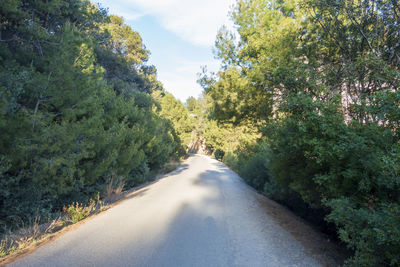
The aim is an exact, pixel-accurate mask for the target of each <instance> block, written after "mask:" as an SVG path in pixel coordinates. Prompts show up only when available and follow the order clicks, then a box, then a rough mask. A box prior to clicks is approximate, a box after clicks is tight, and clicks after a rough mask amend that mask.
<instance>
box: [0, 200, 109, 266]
mask: <svg viewBox="0 0 400 267" xmlns="http://www.w3.org/2000/svg"><path fill="white" fill-rule="evenodd" d="M106 208H107V207H106V206H104V202H103V201H101V200H100V197H99V195H97V198H96V199H91V200H90V202H89V204H88V205H83V204H80V203H78V202H75V203H72V204H71V205H70V206H67V207H64V208H63V211H64V212H63V214H62V215H61V216H60V217H58V218H56V219H54V220H52V221H50V222H48V223H44V224H39V222H40V218H39V217H37V218H35V219H34V221H33V223H32V225H31V226H29V227H23V228H21V229H19V230H17V231H14V232H12V233H10V234H6V235H4V236H2V239H1V241H0V266H1V265H2V263H3V262H5V261H6V260H7V259H8V258H11V257H14V256H16V255H18V254H21V253H22V252H24V250H26V249H28V248H31V247H34V246H35V245H36V244H38V243H41V242H43V241H44V240H46V239H47V238H48V237H49V236H50V235H52V234H54V233H56V232H57V231H59V230H61V229H63V228H64V227H65V226H68V225H71V224H75V223H77V222H79V221H81V220H83V219H85V218H87V217H89V216H90V215H92V214H95V213H98V212H101V211H103V210H105V209H106Z"/></svg>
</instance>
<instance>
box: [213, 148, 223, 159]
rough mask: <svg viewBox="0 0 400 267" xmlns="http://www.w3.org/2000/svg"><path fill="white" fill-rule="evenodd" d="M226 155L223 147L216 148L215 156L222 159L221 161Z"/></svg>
mask: <svg viewBox="0 0 400 267" xmlns="http://www.w3.org/2000/svg"><path fill="white" fill-rule="evenodd" d="M224 155H225V152H224V151H222V150H221V149H219V148H218V149H217V150H215V152H214V157H215V158H216V159H217V160H220V161H222V159H223V158H224Z"/></svg>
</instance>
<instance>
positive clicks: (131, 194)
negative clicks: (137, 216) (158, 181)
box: [124, 187, 150, 200]
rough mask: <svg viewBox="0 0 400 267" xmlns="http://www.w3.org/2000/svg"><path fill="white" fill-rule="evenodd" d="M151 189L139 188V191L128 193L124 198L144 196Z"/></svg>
mask: <svg viewBox="0 0 400 267" xmlns="http://www.w3.org/2000/svg"><path fill="white" fill-rule="evenodd" d="M149 189H150V188H148V187H145V188H142V189H139V190H137V191H134V192H132V193H129V194H127V195H126V196H125V197H124V200H127V199H133V198H139V197H143V196H144V195H146V192H147V191H148V190H149Z"/></svg>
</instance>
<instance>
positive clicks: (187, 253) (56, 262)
mask: <svg viewBox="0 0 400 267" xmlns="http://www.w3.org/2000/svg"><path fill="white" fill-rule="evenodd" d="M332 250H333V249H332V247H331V245H330V244H329V242H328V241H327V240H326V237H323V236H322V235H321V234H319V233H317V232H316V231H314V230H313V229H312V228H311V227H310V226H308V225H307V224H306V223H304V222H303V221H302V220H301V219H298V218H297V217H296V216H294V215H293V214H292V213H291V212H289V211H288V210H287V209H285V208H283V207H281V206H280V205H278V204H276V203H275V202H273V201H270V200H268V199H267V198H265V197H263V196H261V195H260V194H258V193H257V192H255V191H254V190H253V189H252V188H250V187H249V186H248V185H246V184H245V183H244V182H243V181H242V179H241V178H240V177H239V176H238V175H237V174H235V173H234V172H233V171H231V170H230V169H229V168H227V167H226V166H225V165H224V164H222V163H220V162H218V161H216V160H214V159H211V158H209V157H206V156H201V155H194V156H191V157H190V158H189V159H188V160H187V161H186V162H185V163H184V164H182V165H181V166H180V167H179V168H178V169H177V170H175V171H174V172H172V173H170V174H168V175H166V176H165V177H163V178H161V179H160V180H159V181H158V182H156V183H154V184H151V185H149V186H147V187H145V188H143V189H141V190H139V191H138V192H136V193H135V194H132V195H130V196H128V197H127V199H126V200H124V201H122V202H121V203H119V204H118V205H116V206H114V207H112V208H110V209H109V210H107V211H105V212H102V213H100V214H99V215H97V216H94V217H93V218H89V219H88V220H87V221H85V222H84V223H83V224H81V225H79V226H78V227H76V228H73V229H72V230H70V231H68V232H67V233H65V234H62V235H61V236H60V237H58V238H57V239H55V240H54V241H52V242H50V243H47V244H45V245H43V246H41V247H39V248H38V249H36V250H35V251H33V252H32V253H31V254H29V255H27V256H25V257H23V258H20V259H18V260H17V261H15V262H13V263H11V264H10V265H9V266H41V267H42V266H174V267H176V266H207V267H208V266H332V265H336V264H337V261H336V259H334V258H335V256H332V255H331V252H332Z"/></svg>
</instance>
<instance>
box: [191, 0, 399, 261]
mask: <svg viewBox="0 0 400 267" xmlns="http://www.w3.org/2000/svg"><path fill="white" fill-rule="evenodd" d="M399 14H400V4H399V3H398V1H392V0H379V1H375V0H361V1H345V0H337V1H330V0H326V1H324V0H322V1H321V0H318V1H314V0H286V1H279V0H239V1H237V3H236V5H235V7H234V8H233V10H232V14H231V17H232V20H233V22H234V24H235V29H234V30H233V31H230V30H229V29H227V28H226V27H223V28H221V30H220V32H219V33H218V35H217V39H216V43H215V54H216V56H217V57H218V58H219V59H220V61H221V70H220V71H219V72H217V73H203V74H201V75H200V78H199V82H200V84H201V85H202V86H203V88H204V92H205V96H204V97H205V98H206V99H208V114H209V119H210V121H212V125H210V127H209V128H206V132H205V135H204V136H205V137H206V141H207V144H208V145H209V146H210V147H211V148H212V149H213V150H214V153H215V155H216V157H217V154H218V157H219V158H222V160H223V161H224V162H226V163H227V164H229V165H230V166H231V167H232V168H234V169H235V170H236V171H237V172H238V173H239V174H240V175H241V176H242V177H243V178H244V179H245V180H246V181H247V182H248V183H249V184H250V185H252V186H254V187H255V188H256V189H258V190H260V191H262V192H264V193H265V194H266V195H268V196H269V197H271V198H273V199H275V200H278V201H279V202H281V203H284V204H285V205H287V206H289V207H290V208H292V209H293V210H294V211H296V212H297V213H299V214H301V215H302V216H303V217H306V218H308V219H309V220H311V221H314V222H315V223H316V224H318V225H320V226H323V227H324V228H325V231H335V232H336V234H337V235H338V237H339V238H340V239H341V240H342V241H343V242H345V243H346V244H347V246H348V247H349V248H350V249H351V250H352V251H353V252H354V256H353V257H352V258H351V259H349V261H348V262H347V263H348V264H352V265H355V266H380V265H391V266H398V265H399V264H400V254H399V251H400V229H399V227H398V226H399V225H400V216H399V214H400V175H399V170H400V147H399V123H400V120H399V119H400V109H399V105H400V101H399V100H400V94H399V90H398V88H399V82H400V72H399V67H400V43H399V40H400V38H399V37H400V36H399V34H400V17H399ZM249 134H250V135H249ZM227 136H228V137H227ZM234 136H235V137H234ZM230 137H234V138H232V139H234V140H235V141H237V140H240V139H241V138H242V139H243V140H241V141H239V143H238V144H234V143H233V142H232V141H231V139H230ZM332 228H333V229H332Z"/></svg>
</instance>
